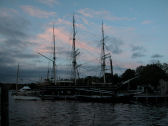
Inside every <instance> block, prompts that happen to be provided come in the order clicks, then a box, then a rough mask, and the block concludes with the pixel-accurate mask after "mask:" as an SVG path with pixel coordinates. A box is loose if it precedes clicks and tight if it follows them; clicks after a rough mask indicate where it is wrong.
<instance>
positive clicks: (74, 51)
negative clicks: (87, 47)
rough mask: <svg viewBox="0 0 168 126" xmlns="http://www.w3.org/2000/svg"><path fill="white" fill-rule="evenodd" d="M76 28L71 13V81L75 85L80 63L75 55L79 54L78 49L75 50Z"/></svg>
mask: <svg viewBox="0 0 168 126" xmlns="http://www.w3.org/2000/svg"><path fill="white" fill-rule="evenodd" d="M75 41H76V28H75V17H74V15H73V43H72V67H73V70H72V75H73V81H74V84H75V85H76V80H77V76H78V77H79V72H78V67H79V66H80V65H77V61H76V57H77V56H78V55H79V53H80V52H79V49H77V50H76V43H75Z"/></svg>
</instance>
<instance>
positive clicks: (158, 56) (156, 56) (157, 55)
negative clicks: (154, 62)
mask: <svg viewBox="0 0 168 126" xmlns="http://www.w3.org/2000/svg"><path fill="white" fill-rule="evenodd" d="M162 57H163V55H160V54H154V55H152V56H151V58H153V59H155V58H162Z"/></svg>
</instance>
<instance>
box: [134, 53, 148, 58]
mask: <svg viewBox="0 0 168 126" xmlns="http://www.w3.org/2000/svg"><path fill="white" fill-rule="evenodd" d="M144 56H145V55H144V54H142V53H141V52H135V53H133V54H132V58H139V57H144Z"/></svg>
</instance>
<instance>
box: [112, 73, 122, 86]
mask: <svg viewBox="0 0 168 126" xmlns="http://www.w3.org/2000/svg"><path fill="white" fill-rule="evenodd" d="M120 82H121V78H120V77H119V76H118V74H114V76H113V79H112V83H113V84H114V85H117V84H119V83H120Z"/></svg>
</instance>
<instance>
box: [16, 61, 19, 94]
mask: <svg viewBox="0 0 168 126" xmlns="http://www.w3.org/2000/svg"><path fill="white" fill-rule="evenodd" d="M18 83H19V64H18V67H17V73H16V91H17V90H18V87H17V86H18Z"/></svg>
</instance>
